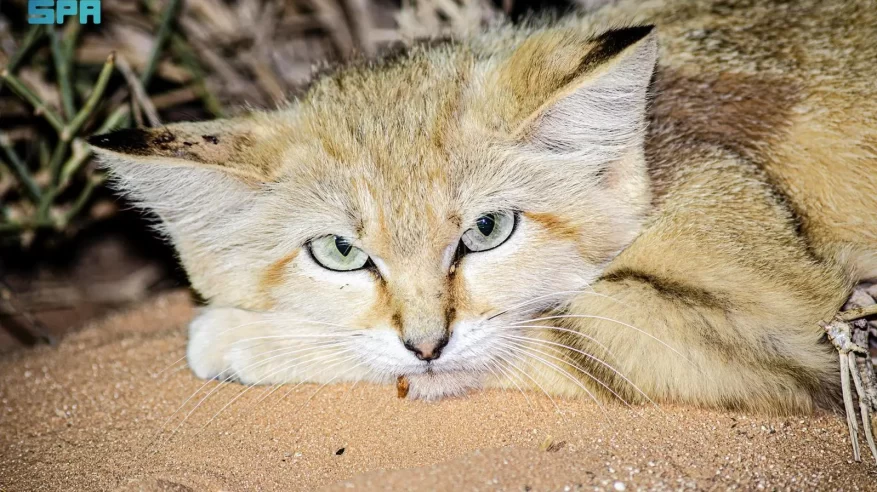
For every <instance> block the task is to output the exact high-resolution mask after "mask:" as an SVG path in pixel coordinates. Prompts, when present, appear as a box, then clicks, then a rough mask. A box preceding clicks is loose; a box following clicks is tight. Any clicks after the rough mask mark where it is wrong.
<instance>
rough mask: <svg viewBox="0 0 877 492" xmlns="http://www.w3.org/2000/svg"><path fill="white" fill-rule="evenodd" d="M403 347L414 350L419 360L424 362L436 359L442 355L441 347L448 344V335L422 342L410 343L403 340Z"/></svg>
mask: <svg viewBox="0 0 877 492" xmlns="http://www.w3.org/2000/svg"><path fill="white" fill-rule="evenodd" d="M403 343H404V344H405V348H407V349H408V350H410V351H412V352H414V355H415V356H417V358H418V359H420V360H425V361H426V362H429V361H432V360H435V359H438V358H439V356H441V355H442V349H443V348H445V345H447V344H448V337H446V336H444V337H441V338H439V339H437V340H429V341H424V342H418V343H412V342H411V341H410V340H406V341H404V342H403Z"/></svg>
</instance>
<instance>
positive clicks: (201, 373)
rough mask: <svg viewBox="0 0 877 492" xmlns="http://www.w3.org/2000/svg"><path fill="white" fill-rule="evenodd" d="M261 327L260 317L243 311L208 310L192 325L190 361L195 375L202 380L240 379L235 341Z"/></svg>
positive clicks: (188, 347)
mask: <svg viewBox="0 0 877 492" xmlns="http://www.w3.org/2000/svg"><path fill="white" fill-rule="evenodd" d="M258 323H259V320H258V319H257V318H256V316H254V315H252V314H251V313H248V312H246V311H241V310H239V309H230V308H205V309H204V310H203V311H202V312H201V313H200V314H199V315H198V316H197V317H196V318H195V319H194V320H192V322H191V323H190V324H189V344H188V346H187V347H186V359H187V361H188V363H189V367H190V368H191V369H192V372H194V373H195V375H196V376H198V377H199V378H202V379H225V378H228V377H238V376H239V375H237V374H236V371H235V370H234V366H235V365H236V364H235V355H236V354H235V352H236V351H235V341H239V340H241V339H242V338H241V332H242V331H243V332H246V331H247V328H249V327H252V326H253V324H258Z"/></svg>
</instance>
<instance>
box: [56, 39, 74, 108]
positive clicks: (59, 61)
mask: <svg viewBox="0 0 877 492" xmlns="http://www.w3.org/2000/svg"><path fill="white" fill-rule="evenodd" d="M49 39H50V40H51V45H52V60H53V61H54V62H55V72H56V75H57V76H58V85H59V86H60V87H61V102H62V104H63V105H64V114H65V115H66V116H67V119H68V120H69V119H70V118H73V115H74V114H76V108H75V107H74V105H73V84H71V82H70V70H69V69H70V63H69V62H68V60H67V59H65V58H64V56H65V51H66V50H64V47H63V46H62V40H61V39H60V37H59V35H58V31H57V30H55V29H54V28H49Z"/></svg>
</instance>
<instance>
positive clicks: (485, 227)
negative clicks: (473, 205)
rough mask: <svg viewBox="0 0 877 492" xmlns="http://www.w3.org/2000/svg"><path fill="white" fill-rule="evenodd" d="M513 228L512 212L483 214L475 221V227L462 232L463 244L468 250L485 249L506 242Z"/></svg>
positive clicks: (513, 218)
mask: <svg viewBox="0 0 877 492" xmlns="http://www.w3.org/2000/svg"><path fill="white" fill-rule="evenodd" d="M514 229H515V214H514V213H512V212H493V213H489V214H484V215H482V216H481V217H478V220H476V221H475V227H473V228H471V229H469V230H468V231H466V232H465V233H464V234H463V244H465V245H466V247H467V248H469V250H470V251H474V252H479V251H487V250H489V249H493V248H495V247H497V246H499V245H500V244H502V243H504V242H506V241H507V240H508V238H509V237H511V235H512V232H513V231H514Z"/></svg>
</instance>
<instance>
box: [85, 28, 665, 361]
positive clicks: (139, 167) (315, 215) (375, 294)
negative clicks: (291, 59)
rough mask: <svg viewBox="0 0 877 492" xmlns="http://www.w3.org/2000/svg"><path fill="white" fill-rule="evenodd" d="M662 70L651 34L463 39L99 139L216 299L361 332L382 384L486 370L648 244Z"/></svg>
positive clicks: (196, 282) (129, 188) (126, 186)
mask: <svg viewBox="0 0 877 492" xmlns="http://www.w3.org/2000/svg"><path fill="white" fill-rule="evenodd" d="M656 56H657V47H656V40H655V35H654V34H652V33H651V28H650V27H633V28H625V29H619V30H614V31H609V32H607V33H604V34H602V35H599V36H586V35H584V34H582V33H579V32H577V31H575V30H572V29H556V30H536V31H534V32H532V33H531V34H529V35H527V36H522V35H520V34H515V35H512V34H510V35H508V36H507V37H506V38H505V39H504V42H498V41H497V40H496V39H495V38H485V39H484V40H475V41H467V42H460V43H447V44H444V45H441V46H437V47H430V48H419V49H417V48H416V49H413V50H412V51H411V52H410V53H409V54H407V55H404V56H401V57H398V58H395V59H393V60H385V61H383V62H376V63H371V64H367V65H362V66H358V67H351V68H347V69H343V70H340V71H338V72H336V73H334V74H331V75H326V76H323V77H322V78H320V79H318V80H317V81H316V82H315V83H314V85H313V86H312V88H311V89H310V90H309V92H308V93H307V94H306V96H304V97H303V98H302V99H301V100H299V101H296V102H294V103H291V104H290V105H289V107H287V108H285V109H283V110H280V111H276V112H269V113H254V114H250V115H248V116H244V117H240V118H236V119H230V120H218V121H210V122H202V123H184V124H175V125H170V126H168V127H165V128H161V129H151V130H125V131H120V132H116V133H112V134H109V135H104V136H98V137H94V138H92V139H91V141H90V142H91V144H92V145H93V146H94V147H95V148H96V150H97V153H98V154H99V156H100V158H101V161H102V163H103V164H104V165H105V166H106V167H107V168H108V169H109V171H110V173H111V175H112V176H113V177H114V178H115V183H116V187H117V188H118V189H120V190H123V191H125V192H126V193H127V194H128V195H129V196H130V197H132V198H133V199H134V200H135V201H136V202H138V203H140V204H141V205H142V206H144V207H145V208H147V209H149V210H151V211H153V212H154V213H155V214H156V215H157V216H158V217H159V218H160V222H161V227H162V230H163V231H164V232H165V233H166V235H167V237H168V238H169V239H170V241H171V242H172V243H173V244H174V246H175V247H176V249H177V251H178V252H179V255H180V258H181V260H182V262H183V265H184V266H185V268H186V270H187V272H188V274H189V277H190V279H191V282H192V285H193V286H194V287H195V288H196V289H197V290H198V291H199V292H200V293H201V294H202V295H203V296H204V297H205V298H206V299H208V300H209V301H210V303H211V305H215V306H228V307H235V308H241V309H247V310H252V311H257V312H270V313H273V314H274V315H276V316H280V317H281V318H282V319H288V326H287V327H288V330H289V332H290V333H294V332H295V331H296V330H298V329H301V328H302V327H307V328H308V329H309V330H311V332H313V330H315V329H320V328H321V327H325V328H324V329H325V330H327V331H333V330H334V331H337V330H339V329H342V330H354V331H356V332H357V333H359V334H360V335H361V336H359V341H358V342H357V347H358V348H357V349H355V350H358V351H360V352H361V356H362V360H363V361H366V360H367V361H368V362H367V365H368V366H369V368H371V369H372V370H373V371H376V373H378V374H380V375H381V377H384V378H391V377H395V376H396V375H400V374H420V373H425V372H427V368H429V372H434V373H452V372H453V371H463V372H466V371H468V372H478V371H484V370H485V368H486V367H487V366H486V365H485V360H486V359H485V357H490V355H489V354H488V352H489V351H490V350H491V349H492V347H493V348H494V349H495V348H496V347H494V346H493V345H492V344H493V343H494V341H495V340H498V338H497V337H496V335H497V333H499V331H501V330H503V329H504V328H503V327H505V326H507V325H508V324H509V323H513V322H518V323H520V322H522V321H523V320H526V319H528V318H531V317H533V316H535V315H537V314H538V313H539V312H541V311H544V310H545V309H547V308H550V307H551V306H554V305H557V304H558V303H560V302H563V300H564V299H566V298H568V297H569V296H571V295H572V294H573V293H574V292H575V291H581V290H583V289H587V288H588V285H589V284H590V283H591V282H592V281H594V280H595V279H596V278H597V277H598V276H599V275H600V273H601V271H602V269H603V268H604V266H605V265H606V264H607V262H608V261H610V260H611V259H612V258H613V257H614V256H615V255H616V254H618V253H619V251H620V250H622V249H623V248H624V247H625V246H627V245H628V244H629V243H630V242H631V241H632V240H633V238H634V237H635V236H636V235H637V233H638V232H639V230H640V227H641V222H642V220H643V216H644V214H645V213H646V210H647V208H648V204H649V203H650V194H649V186H648V179H647V175H646V169H645V161H644V156H643V138H644V133H645V129H646V104H647V88H648V85H649V81H650V79H651V75H652V72H653V68H654V64H655V59H656ZM330 327H331V328H330Z"/></svg>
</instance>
